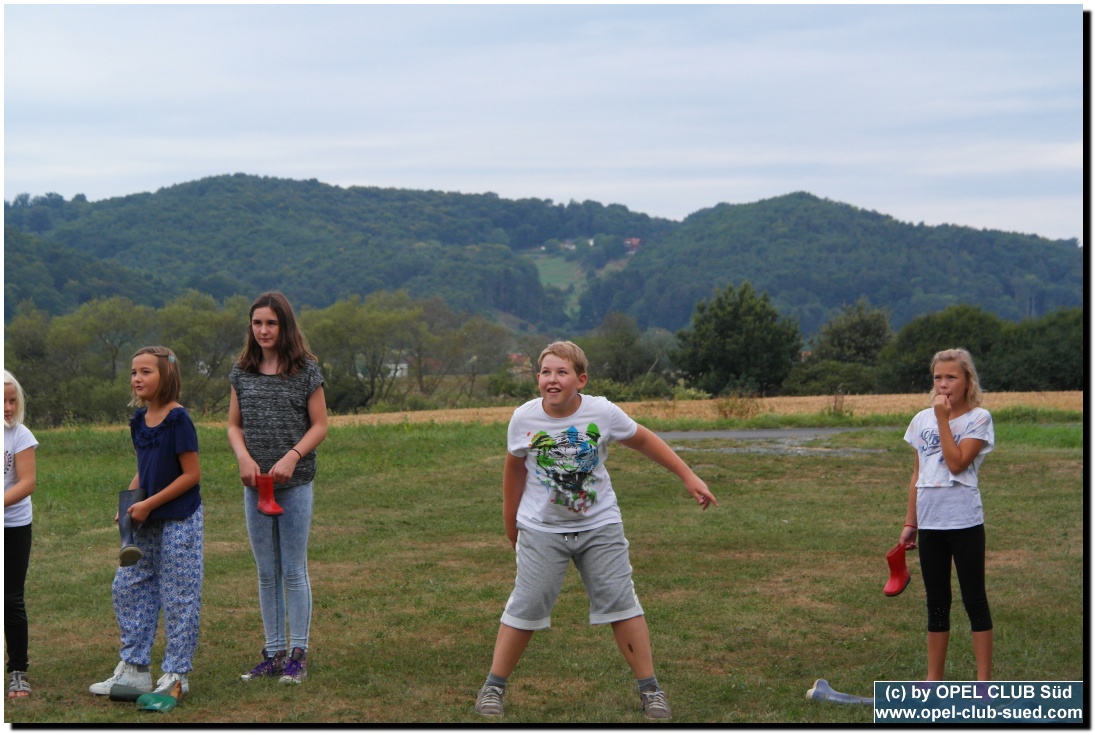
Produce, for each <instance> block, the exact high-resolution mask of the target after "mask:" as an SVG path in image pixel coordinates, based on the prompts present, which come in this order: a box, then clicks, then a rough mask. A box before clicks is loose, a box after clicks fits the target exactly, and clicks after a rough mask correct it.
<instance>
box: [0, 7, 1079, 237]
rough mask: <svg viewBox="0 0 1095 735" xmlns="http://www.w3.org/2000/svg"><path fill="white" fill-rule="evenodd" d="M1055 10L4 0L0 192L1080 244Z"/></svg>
mask: <svg viewBox="0 0 1095 735" xmlns="http://www.w3.org/2000/svg"><path fill="white" fill-rule="evenodd" d="M1084 64H1085V59H1084V56H1083V25H1082V6H1081V5H1078V4H1074V5H1022V6H1015V5H994V6H988V5H965V6H951V5H946V4H944V5H902V6H897V5H893V6H887V5H844V6H828V5H803V6H788V5H691V6H679V5H599V6H588V5H587V6H583V5H506V6H490V5H485V6H484V5H479V6H465V5H443V6H414V5H327V6H310V5H235V6H218V5H174V6H163V5H144V6H133V5H115V6H106V5H68V6H49V5H6V6H5V8H4V165H5V167H4V198H5V200H7V201H10V200H11V199H12V198H13V197H14V196H15V195H17V194H19V193H23V192H27V193H30V194H31V195H40V194H45V193H47V192H57V193H59V194H61V195H62V196H64V197H65V198H66V199H69V198H71V197H72V196H74V195H76V194H85V195H86V196H87V197H88V198H89V199H91V200H93V201H95V200H100V199H106V198H109V197H115V196H124V195H126V194H133V193H137V192H145V191H156V190H157V189H159V188H161V187H167V186H171V185H173V184H177V183H182V182H186V181H192V180H195V179H199V178H202V177H206V176H214V175H219V174H225V173H247V174H256V175H263V176H275V177H281V178H290V179H313V178H314V179H318V180H319V181H322V182H325V183H328V184H335V185H338V186H355V185H363V186H382V187H400V188H410V189H437V190H442V191H459V192H464V193H482V192H487V191H490V192H495V193H497V194H499V195H500V196H502V197H506V198H521V197H537V198H541V199H552V200H554V201H555V202H562V203H565V202H568V201H570V200H576V201H583V200H587V199H591V200H594V201H598V202H601V203H603V204H612V203H617V204H623V205H625V206H627V207H628V208H630V209H631V210H633V211H638V212H645V213H647V214H650V215H654V216H659V217H670V218H673V219H681V218H683V217H685V216H687V215H689V214H691V213H693V212H695V211H697V210H700V209H704V208H707V207H712V206H714V205H716V204H718V203H720V202H729V203H732V204H740V203H747V202H754V201H758V200H760V199H766V198H769V197H774V196H780V195H783V194H787V193H790V192H794V191H808V192H810V193H812V194H815V195H817V196H820V197H825V198H828V199H832V200H835V201H840V202H845V203H848V204H851V205H853V206H856V207H861V208H864V209H870V210H876V211H878V212H881V213H884V214H888V215H891V216H893V217H895V218H897V219H899V220H902V221H906V222H924V223H925V224H932V225H934V224H942V223H952V224H959V225H969V226H973V227H978V228H981V227H985V228H990V229H1000V230H1009V231H1016V232H1023V233H1034V234H1039V235H1043V236H1046V237H1052V238H1072V237H1077V238H1079V237H1082V235H1083V231H1082V227H1083V205H1084V199H1083V143H1084V140H1083V67H1084Z"/></svg>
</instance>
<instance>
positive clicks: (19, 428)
mask: <svg viewBox="0 0 1095 735" xmlns="http://www.w3.org/2000/svg"><path fill="white" fill-rule="evenodd" d="M25 413H26V397H25V396H24V395H23V387H22V386H21V385H19V381H17V380H16V379H15V377H14V376H13V375H12V374H11V373H9V372H8V371H7V370H5V371H4V642H5V643H6V644H7V649H8V699H17V698H20V697H29V696H30V683H29V682H28V681H27V668H29V666H30V661H29V660H28V656H27V641H28V637H29V636H28V631H27V608H26V603H25V601H24V599H23V591H24V589H25V587H26V581H27V568H28V567H29V566H30V537H31V532H30V525H31V518H32V515H33V509H32V508H31V504H30V494H31V493H33V492H34V484H35V482H36V467H35V462H34V448H35V447H37V446H38V440H37V439H35V438H34V434H32V433H30V429H28V428H27V427H25V426H23V419H24V418H25Z"/></svg>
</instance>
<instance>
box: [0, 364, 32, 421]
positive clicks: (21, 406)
mask: <svg viewBox="0 0 1095 735" xmlns="http://www.w3.org/2000/svg"><path fill="white" fill-rule="evenodd" d="M4 385H14V386H15V412H14V413H13V414H12V416H11V423H10V424H9V423H8V422H7V421H6V420H5V421H4V426H7V427H8V428H11V427H12V426H15V425H16V424H21V423H23V419H25V418H26V413H27V397H26V396H25V395H24V394H23V386H21V385H19V381H18V380H16V379H15V376H14V375H12V374H11V373H9V372H8V371H7V370H5V371H4Z"/></svg>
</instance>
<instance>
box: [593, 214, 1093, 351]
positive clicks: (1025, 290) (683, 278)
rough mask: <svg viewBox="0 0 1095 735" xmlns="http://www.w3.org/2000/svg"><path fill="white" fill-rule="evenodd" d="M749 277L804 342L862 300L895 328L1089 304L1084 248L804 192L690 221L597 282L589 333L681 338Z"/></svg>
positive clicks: (1029, 314) (1017, 315) (1016, 317)
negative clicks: (946, 315)
mask: <svg viewBox="0 0 1095 735" xmlns="http://www.w3.org/2000/svg"><path fill="white" fill-rule="evenodd" d="M746 280H747V281H749V282H750V283H751V284H752V285H753V287H754V288H755V289H756V290H757V291H758V292H767V293H768V294H769V296H770V297H771V301H772V304H773V305H774V306H775V307H776V308H777V309H778V310H779V311H780V312H782V313H784V314H789V315H792V316H794V317H796V318H797V319H798V320H799V324H800V327H801V330H802V332H803V333H804V334H812V333H816V331H817V330H818V329H819V328H820V326H821V325H822V324H824V323H825V322H826V321H827V320H828V318H829V317H830V316H831V310H832V309H833V308H834V307H839V306H840V305H842V304H851V303H854V302H856V301H857V300H858V299H859V298H860V297H867V298H868V299H869V300H870V303H871V304H872V305H874V306H876V307H885V308H886V309H887V310H888V311H889V312H890V322H891V325H892V326H893V327H894V328H900V327H901V326H902V325H904V324H905V323H906V322H908V321H909V320H911V319H913V318H914V317H916V316H920V315H923V314H927V313H931V312H935V311H939V310H942V309H944V308H946V307H947V306H950V305H952V304H958V303H967V304H973V305H976V306H980V307H982V308H984V309H986V310H987V311H990V312H992V313H994V314H996V315H997V316H999V317H1001V318H1004V319H1007V320H1011V321H1019V320H1021V319H1023V318H1026V317H1038V316H1042V315H1044V314H1046V313H1049V312H1052V311H1055V310H1057V309H1059V308H1061V307H1068V306H1082V305H1083V303H1084V301H1083V298H1084V297H1083V285H1084V273H1083V249H1082V248H1079V247H1077V242H1076V241H1074V240H1069V241H1065V240H1057V241H1053V240H1047V239H1045V238H1040V237H1035V236H1032V235H1019V234H1014V233H1006V232H999V231H993V230H977V229H973V228H969V227H956V226H951V225H943V226H935V227H928V226H924V225H923V224H920V225H913V224H908V223H903V222H898V221H896V220H894V219H893V218H892V217H888V216H886V215H883V214H879V213H877V212H871V211H865V210H862V209H857V208H855V207H852V206H849V205H847V204H840V203H836V202H831V201H828V200H824V199H819V198H818V197H815V196H812V195H810V194H806V193H796V194H789V195H787V196H782V197H777V198H774V199H767V200H764V201H760V202H756V203H753V204H740V205H729V204H720V205H718V206H716V207H714V208H711V209H705V210H702V211H699V212H696V213H695V214H693V215H691V216H689V217H688V218H687V219H685V221H684V222H683V223H682V225H681V226H680V227H679V228H677V229H676V230H674V231H673V232H672V233H671V234H670V235H668V236H667V237H666V238H664V239H663V240H661V241H659V242H656V243H653V244H652V245H651V246H650V247H649V248H643V250H642V251H641V252H639V253H638V254H636V255H635V256H634V257H633V258H632V259H631V261H630V263H629V264H628V267H627V268H626V269H625V270H623V271H620V272H617V273H613V274H611V275H609V276H607V277H606V278H604V279H602V280H600V281H597V282H595V283H593V284H592V285H591V287H590V288H589V289H588V290H587V291H586V293H585V294H584V296H583V298H582V321H581V323H580V325H579V326H580V327H590V326H594V325H596V324H597V323H599V321H600V319H601V318H602V317H603V315H604V314H605V313H607V312H609V311H623V312H626V313H628V314H631V315H632V316H634V317H635V318H636V319H638V320H639V322H640V324H642V325H643V326H661V327H665V328H668V329H677V328H679V327H681V326H683V325H685V324H687V323H688V320H689V318H690V317H691V315H692V311H693V308H694V306H695V304H696V303H697V302H698V301H699V300H701V299H708V300H709V299H710V298H711V296H712V293H713V291H714V290H715V289H722V288H725V286H726V284H727V283H733V284H735V285H740V284H741V283H742V282H743V281H746Z"/></svg>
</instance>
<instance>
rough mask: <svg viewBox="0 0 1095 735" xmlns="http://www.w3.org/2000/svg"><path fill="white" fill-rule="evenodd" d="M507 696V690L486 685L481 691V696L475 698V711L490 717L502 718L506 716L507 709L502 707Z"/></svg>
mask: <svg viewBox="0 0 1095 735" xmlns="http://www.w3.org/2000/svg"><path fill="white" fill-rule="evenodd" d="M505 694H506V690H505V689H503V688H502V687H492V686H491V685H490V684H484V685H483V688H482V689H480V690H479V696H478V697H476V698H475V711H476V712H478V713H479V714H481V715H487V716H489V717H501V716H502V715H504V714H505V708H504V707H503V706H502V697H504V696H505Z"/></svg>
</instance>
